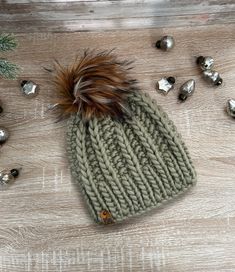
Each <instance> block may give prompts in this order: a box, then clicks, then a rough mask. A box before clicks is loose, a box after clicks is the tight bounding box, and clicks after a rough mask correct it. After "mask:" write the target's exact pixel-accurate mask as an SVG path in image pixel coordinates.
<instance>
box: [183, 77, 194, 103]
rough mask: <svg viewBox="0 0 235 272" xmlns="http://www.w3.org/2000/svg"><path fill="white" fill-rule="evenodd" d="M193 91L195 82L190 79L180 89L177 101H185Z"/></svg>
mask: <svg viewBox="0 0 235 272" xmlns="http://www.w3.org/2000/svg"><path fill="white" fill-rule="evenodd" d="M194 90H195V80H194V79H190V80H188V81H186V82H185V83H184V84H183V85H182V86H181V87H180V93H179V100H181V101H182V102H183V101H185V100H186V99H187V98H188V97H189V96H191V95H192V94H193V92H194Z"/></svg>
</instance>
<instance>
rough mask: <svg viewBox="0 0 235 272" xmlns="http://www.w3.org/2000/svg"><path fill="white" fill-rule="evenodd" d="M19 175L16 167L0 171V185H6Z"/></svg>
mask: <svg viewBox="0 0 235 272" xmlns="http://www.w3.org/2000/svg"><path fill="white" fill-rule="evenodd" d="M18 176H19V170H18V169H11V170H2V171H0V185H6V184H8V183H10V182H11V181H13V180H14V179H15V178H16V177H18Z"/></svg>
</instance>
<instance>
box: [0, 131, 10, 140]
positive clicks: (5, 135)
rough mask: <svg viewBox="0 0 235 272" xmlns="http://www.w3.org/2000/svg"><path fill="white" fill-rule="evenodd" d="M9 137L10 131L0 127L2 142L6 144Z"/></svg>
mask: <svg viewBox="0 0 235 272" xmlns="http://www.w3.org/2000/svg"><path fill="white" fill-rule="evenodd" d="M8 138H9V132H8V131H7V130H6V129H5V128H3V127H0V144H4V143H5V142H6V141H7V139H8Z"/></svg>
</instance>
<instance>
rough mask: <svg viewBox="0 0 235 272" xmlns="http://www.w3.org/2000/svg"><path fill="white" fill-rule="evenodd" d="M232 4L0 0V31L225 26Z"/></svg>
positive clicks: (234, 9) (233, 13)
mask: <svg viewBox="0 0 235 272" xmlns="http://www.w3.org/2000/svg"><path fill="white" fill-rule="evenodd" d="M234 22H235V1H234V0H226V1H221V0H190V1H189V0H168V1H166V0H121V1H110V0H99V1H94V0H87V1H82V0H80V1H74V0H72V1H62V0H1V1H0V26H1V31H2V30H5V31H8V32H42V31H45V32H48V31H57V32H61V31H97V30H99V31H101V30H110V29H114V30H117V29H136V28H141V29H142V28H159V27H175V26H198V25H211V24H228V23H234Z"/></svg>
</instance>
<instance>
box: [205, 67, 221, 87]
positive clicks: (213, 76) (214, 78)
mask: <svg viewBox="0 0 235 272" xmlns="http://www.w3.org/2000/svg"><path fill="white" fill-rule="evenodd" d="M203 76H204V78H205V79H206V80H207V81H208V82H210V83H212V84H213V85H216V86H219V85H221V84H222V82H223V79H222V78H221V77H220V74H219V73H218V72H216V71H213V70H205V71H203Z"/></svg>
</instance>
